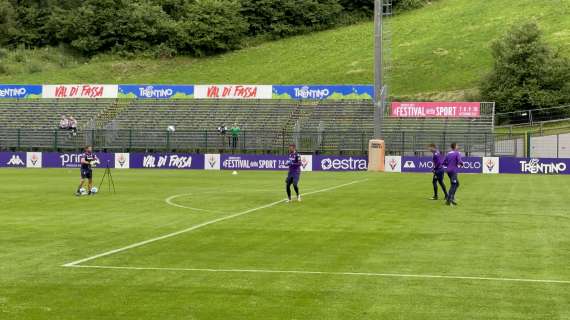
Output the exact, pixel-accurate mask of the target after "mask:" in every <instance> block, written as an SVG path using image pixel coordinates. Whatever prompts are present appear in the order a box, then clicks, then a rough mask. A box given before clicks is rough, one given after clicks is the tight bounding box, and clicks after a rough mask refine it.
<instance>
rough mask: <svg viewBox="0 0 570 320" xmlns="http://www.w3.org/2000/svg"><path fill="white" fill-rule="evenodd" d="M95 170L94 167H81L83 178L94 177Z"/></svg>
mask: <svg viewBox="0 0 570 320" xmlns="http://www.w3.org/2000/svg"><path fill="white" fill-rule="evenodd" d="M92 178H93V170H92V169H81V179H92Z"/></svg>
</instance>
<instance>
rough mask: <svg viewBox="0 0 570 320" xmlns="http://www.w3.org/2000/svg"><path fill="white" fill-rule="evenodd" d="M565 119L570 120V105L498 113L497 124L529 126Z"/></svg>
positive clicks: (496, 116)
mask: <svg viewBox="0 0 570 320" xmlns="http://www.w3.org/2000/svg"><path fill="white" fill-rule="evenodd" d="M565 119H566V120H570V105H565V106H558V107H552V108H543V109H533V110H521V111H513V112H505V113H497V114H496V115H495V124H496V125H497V126H528V125H534V124H537V123H541V122H554V121H560V120H565Z"/></svg>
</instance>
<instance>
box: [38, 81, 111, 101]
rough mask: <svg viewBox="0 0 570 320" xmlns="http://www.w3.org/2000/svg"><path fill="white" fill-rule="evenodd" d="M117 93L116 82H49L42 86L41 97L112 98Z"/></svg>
mask: <svg viewBox="0 0 570 320" xmlns="http://www.w3.org/2000/svg"><path fill="white" fill-rule="evenodd" d="M118 94H119V86H118V85H116V84H113V85H109V84H56V85H51V84H50V85H44V86H43V88H42V98H47V99H66V98H69V99H102V98H108V99H114V98H117V96H118Z"/></svg>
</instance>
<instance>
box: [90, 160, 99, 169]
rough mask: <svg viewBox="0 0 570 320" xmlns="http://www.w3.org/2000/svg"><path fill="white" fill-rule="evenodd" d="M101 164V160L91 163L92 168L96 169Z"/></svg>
mask: <svg viewBox="0 0 570 320" xmlns="http://www.w3.org/2000/svg"><path fill="white" fill-rule="evenodd" d="M99 164H100V162H99V160H95V161H93V162H91V167H92V168H96V167H97V166H98V165H99Z"/></svg>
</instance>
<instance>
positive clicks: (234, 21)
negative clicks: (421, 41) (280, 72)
mask: <svg viewBox="0 0 570 320" xmlns="http://www.w3.org/2000/svg"><path fill="white" fill-rule="evenodd" d="M393 3H394V6H395V7H396V8H399V9H400V10H407V9H412V8H417V7H421V6H422V5H425V4H426V3H428V1H427V0H395V1H393ZM373 7H374V1H373V0H85V1H80V0H36V1H34V0H0V46H3V47H7V48H13V47H18V46H25V47H27V48H38V47H44V46H59V45H64V46H68V47H69V48H72V49H73V50H76V51H77V52H79V53H81V54H82V55H84V56H87V57H90V56H94V55H96V54H98V53H107V52H110V53H116V54H137V53H145V54H152V55H154V56H158V57H168V56H174V55H192V56H206V55H211V54H216V53H221V52H225V51H229V50H233V49H237V48H240V47H241V46H243V45H244V43H245V42H246V41H247V40H248V39H267V40H270V39H277V38H283V37H287V36H291V35H297V34H302V33H307V32H312V31H317V30H324V29H328V28H332V27H335V26H339V25H346V24H350V23H354V22H356V21H361V20H363V19H370V18H371V17H372V12H373Z"/></svg>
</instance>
